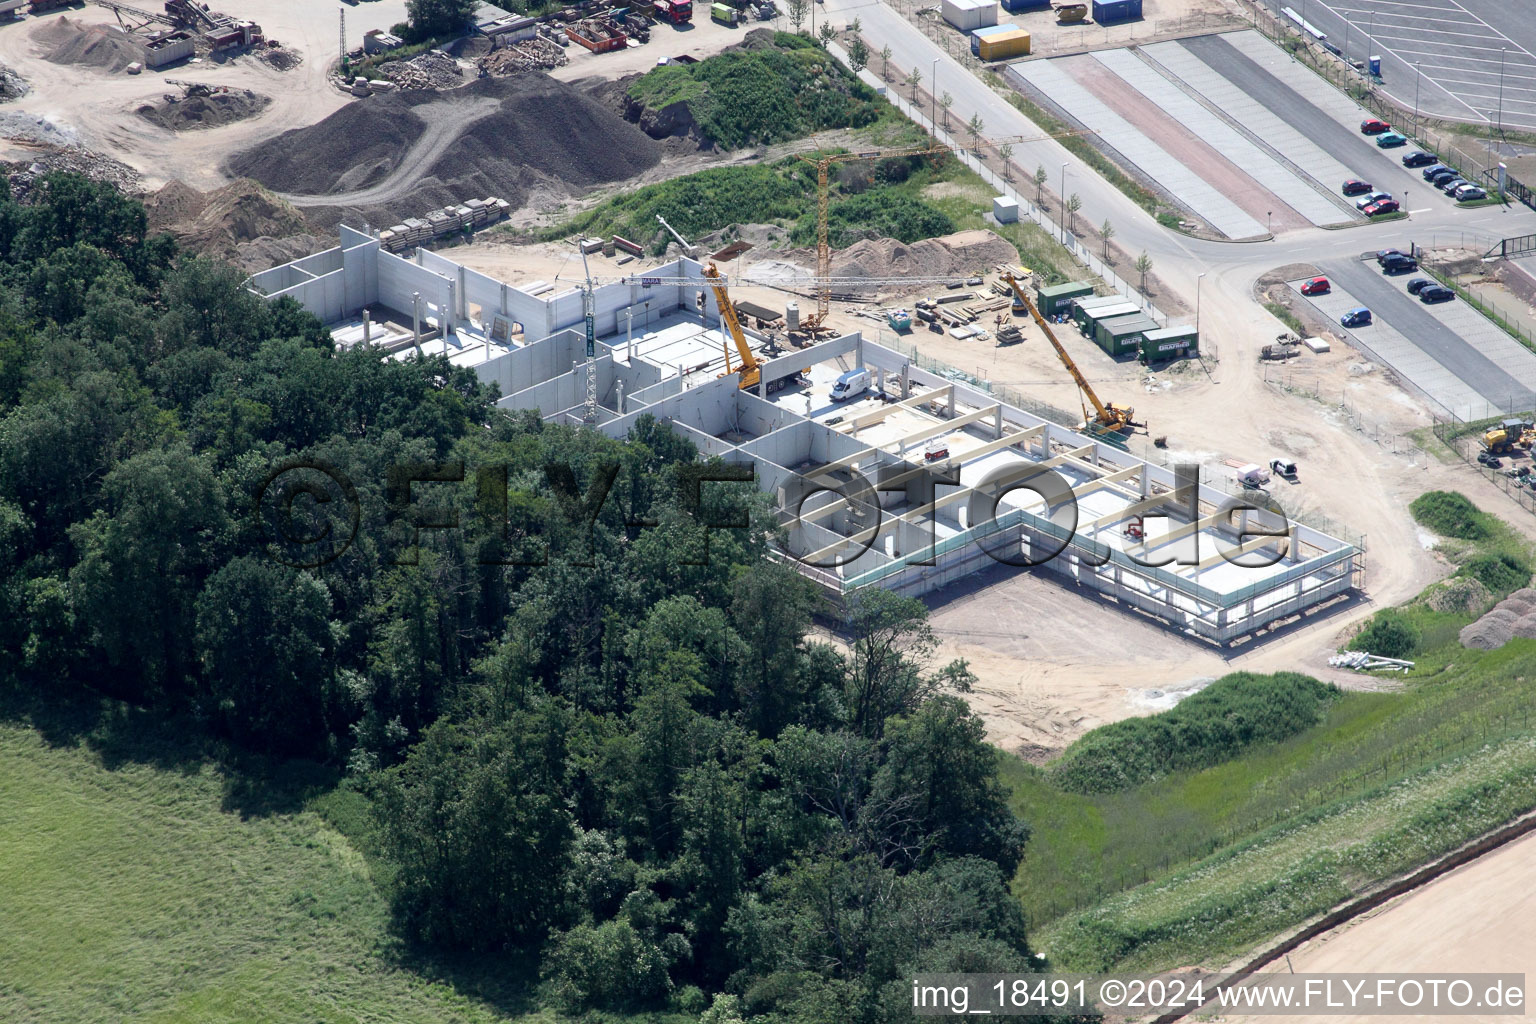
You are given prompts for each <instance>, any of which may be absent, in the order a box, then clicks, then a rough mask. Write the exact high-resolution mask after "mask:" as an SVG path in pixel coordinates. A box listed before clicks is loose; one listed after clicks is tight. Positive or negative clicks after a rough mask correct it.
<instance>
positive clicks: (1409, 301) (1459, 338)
mask: <svg viewBox="0 0 1536 1024" xmlns="http://www.w3.org/2000/svg"><path fill="white" fill-rule="evenodd" d="M1319 268H1320V269H1321V270H1322V271H1323V272H1324V273H1326V274H1327V275H1328V276H1329V277H1330V278H1332V279H1333V280H1334V281H1335V282H1337V284H1338V285H1339V287H1340V288H1341V289H1343V290H1344V291H1346V292H1348V293H1349V294H1350V295H1351V296H1353V297H1354V299H1356V300H1358V303H1359V305H1362V306H1369V307H1370V309H1371V312H1372V313H1374V314H1375V316H1376V319H1378V320H1383V321H1385V322H1386V323H1387V324H1389V325H1390V326H1391V327H1392V328H1393V329H1395V330H1396V331H1398V332H1400V333H1401V334H1402V335H1403V336H1404V337H1406V338H1408V339H1410V340H1411V342H1412V344H1413V345H1414V346H1415V347H1416V348H1417V349H1419V350H1420V351H1421V352H1423V353H1424V354H1425V355H1427V356H1429V357H1430V358H1431V359H1433V360H1434V362H1435V363H1436V364H1438V365H1439V366H1441V367H1444V369H1445V370H1447V371H1449V373H1450V374H1452V375H1454V376H1455V378H1456V379H1457V380H1459V381H1461V382H1463V383H1464V384H1465V385H1466V386H1467V388H1469V389H1470V390H1471V391H1472V392H1473V393H1474V394H1475V395H1477V396H1480V397H1481V398H1483V399H1486V400H1489V401H1492V402H1494V403H1495V404H1504V403H1506V402H1509V401H1513V403H1514V407H1515V408H1517V409H1527V408H1531V407H1532V406H1533V403H1536V391H1533V390H1532V386H1533V385H1536V354H1533V353H1531V352H1530V351H1528V350H1527V349H1525V348H1522V347H1520V346H1518V345H1515V342H1514V341H1513V339H1508V338H1507V336H1506V340H1508V341H1509V343H1510V345H1513V346H1514V348H1515V351H1514V352H1511V351H1510V350H1509V349H1508V348H1507V347H1504V346H1498V347H1494V346H1490V345H1489V344H1488V343H1487V339H1486V338H1477V337H1473V338H1468V337H1464V336H1463V335H1462V334H1460V333H1458V332H1457V331H1456V330H1453V329H1452V328H1451V326H1450V325H1449V324H1448V323H1447V322H1446V314H1443V313H1439V311H1440V310H1442V309H1446V308H1447V307H1449V306H1453V305H1458V304H1459V303H1460V301H1461V300H1460V299H1454V300H1452V302H1451V303H1448V304H1446V306H1442V307H1431V306H1426V305H1425V304H1424V303H1422V302H1420V301H1419V300H1418V299H1417V298H1415V297H1414V296H1412V295H1409V294H1408V292H1407V291H1406V288H1405V285H1406V283H1407V281H1408V280H1409V279H1410V278H1412V277H1414V276H1416V275H1413V274H1403V275H1398V276H1390V277H1389V276H1387V275H1386V274H1383V273H1381V271H1380V269H1379V268H1378V267H1377V266H1376V263H1375V261H1374V260H1370V261H1365V262H1361V261H1360V260H1359V259H1358V258H1356V259H1353V260H1351V259H1340V260H1331V261H1328V262H1325V263H1321V264H1319ZM1318 305H1319V308H1322V306H1323V304H1318ZM1328 311H1329V312H1332V307H1331V306H1330V307H1329V310H1328ZM1468 312H1472V313H1473V315H1474V316H1475V315H1476V314H1475V312H1473V311H1471V310H1470V309H1460V310H1458V311H1457V313H1468ZM1437 314H1438V315H1437ZM1479 319H1481V318H1479ZM1356 333H1358V334H1359V335H1360V337H1361V340H1363V341H1365V342H1366V344H1370V338H1369V334H1370V329H1369V328H1365V329H1362V330H1361V331H1359V332H1356ZM1499 333H1501V334H1502V332H1499ZM1379 354H1380V355H1381V357H1382V358H1383V359H1387V360H1388V361H1391V357H1390V356H1389V355H1388V354H1387V353H1386V352H1382V353H1379ZM1410 372H1411V371H1410ZM1436 383H1437V382H1435V381H1434V380H1433V378H1432V377H1431V378H1429V379H1428V383H1427V384H1420V386H1421V387H1423V388H1424V390H1426V391H1429V392H1431V394H1434V392H1435V391H1436V390H1437V387H1436ZM1436 397H1437V399H1439V396H1438V395H1437V396H1436ZM1447 404H1449V402H1447ZM1458 404H1463V405H1464V404H1466V400H1465V399H1462V400H1459V401H1458ZM1453 411H1455V412H1456V413H1457V414H1458V415H1462V414H1463V410H1462V409H1455V410H1453Z"/></svg>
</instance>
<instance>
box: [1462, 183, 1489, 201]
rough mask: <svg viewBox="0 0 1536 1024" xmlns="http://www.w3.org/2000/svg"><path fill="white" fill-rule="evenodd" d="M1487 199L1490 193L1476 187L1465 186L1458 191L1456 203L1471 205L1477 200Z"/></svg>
mask: <svg viewBox="0 0 1536 1024" xmlns="http://www.w3.org/2000/svg"><path fill="white" fill-rule="evenodd" d="M1487 198H1488V193H1487V192H1485V191H1484V190H1482V189H1480V188H1478V187H1477V186H1476V185H1463V186H1461V188H1459V189H1457V190H1456V201H1457V202H1458V203H1470V202H1472V201H1473V200H1476V199H1487Z"/></svg>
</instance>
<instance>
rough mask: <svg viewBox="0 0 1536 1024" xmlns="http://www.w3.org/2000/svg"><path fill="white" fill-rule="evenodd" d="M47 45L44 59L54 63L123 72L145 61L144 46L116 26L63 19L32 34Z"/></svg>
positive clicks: (54, 21) (50, 23)
mask: <svg viewBox="0 0 1536 1024" xmlns="http://www.w3.org/2000/svg"><path fill="white" fill-rule="evenodd" d="M32 38H34V39H36V40H37V41H38V42H40V43H42V44H43V46H44V52H43V59H44V60H46V61H49V62H51V63H54V64H74V65H78V66H82V67H91V68H101V69H102V70H103V71H121V70H123V69H124V68H126V67H127V66H128V65H129V64H132V63H134V62H135V61H142V60H143V59H144V45H143V43H142V42H141V41H140V40H138V39H137V38H135V37H133V36H130V35H129V34H128V33H127V32H124V31H123V30H122V29H120V28H118V27H117V26H116V25H84V24H81V23H80V22H78V21H71V20H70V19H69V18H65V17H61V18H55V19H53V20H52V21H49V22H48V23H47V24H45V25H44V26H43V27H42V28H40V29H38V30H37V31H36V32H34V33H33V34H32Z"/></svg>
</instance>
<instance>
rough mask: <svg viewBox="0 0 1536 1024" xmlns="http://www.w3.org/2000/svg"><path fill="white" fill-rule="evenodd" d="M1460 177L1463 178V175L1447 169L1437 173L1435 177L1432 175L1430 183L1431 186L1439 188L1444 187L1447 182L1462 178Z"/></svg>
mask: <svg viewBox="0 0 1536 1024" xmlns="http://www.w3.org/2000/svg"><path fill="white" fill-rule="evenodd" d="M1460 177H1461V175H1460V174H1459V173H1458V172H1456V171H1453V170H1451V169H1450V168H1449V167H1447V168H1446V169H1445V170H1443V171H1436V172H1435V173H1434V174H1433V175H1431V176H1430V179H1429V183H1430V184H1431V185H1433V186H1435V188H1439V187H1440V186H1441V185H1444V184H1445V183H1446V182H1448V181H1450V180H1451V179H1452V178H1460Z"/></svg>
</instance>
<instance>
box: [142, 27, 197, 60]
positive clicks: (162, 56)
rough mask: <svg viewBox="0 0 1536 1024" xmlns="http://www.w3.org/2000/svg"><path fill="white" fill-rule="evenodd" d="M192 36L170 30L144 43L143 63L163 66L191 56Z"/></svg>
mask: <svg viewBox="0 0 1536 1024" xmlns="http://www.w3.org/2000/svg"><path fill="white" fill-rule="evenodd" d="M192 51H193V45H192V37H191V36H190V35H188V34H187V33H185V32H170V33H167V34H165V35H163V36H161V37H159V38H158V39H151V40H150V41H149V42H147V43H145V44H144V63H145V64H147V65H149V66H150V67H152V68H163V67H165V66H166V65H168V64H174V63H176V62H177V61H179V60H185V59H186V58H188V57H190V56H192Z"/></svg>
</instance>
